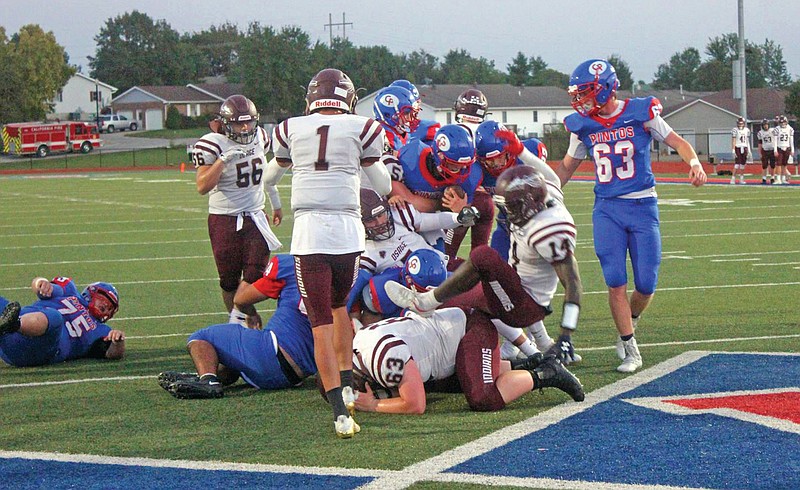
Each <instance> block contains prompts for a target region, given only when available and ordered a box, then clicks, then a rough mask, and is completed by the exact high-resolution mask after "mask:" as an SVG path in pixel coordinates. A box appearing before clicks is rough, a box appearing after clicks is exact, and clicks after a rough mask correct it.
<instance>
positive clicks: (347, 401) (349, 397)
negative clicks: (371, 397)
mask: <svg viewBox="0 0 800 490" xmlns="http://www.w3.org/2000/svg"><path fill="white" fill-rule="evenodd" d="M356 398H358V394H357V393H356V392H355V391H353V388H351V387H349V386H345V387H344V388H342V399H343V400H344V406H345V407H347V411H348V412H350V416H351V417H355V415H356Z"/></svg>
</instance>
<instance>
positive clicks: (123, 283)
mask: <svg viewBox="0 0 800 490" xmlns="http://www.w3.org/2000/svg"><path fill="white" fill-rule="evenodd" d="M218 280H219V278H217V277H211V278H208V279H203V278H200V279H152V280H149V281H121V282H117V281H114V284H115V285H117V286H119V285H123V286H127V285H130V284H158V283H176V282H205V281H218ZM30 288H31V287H30V286H23V287H15V288H3V290H4V291H27V290H29V289H30Z"/></svg>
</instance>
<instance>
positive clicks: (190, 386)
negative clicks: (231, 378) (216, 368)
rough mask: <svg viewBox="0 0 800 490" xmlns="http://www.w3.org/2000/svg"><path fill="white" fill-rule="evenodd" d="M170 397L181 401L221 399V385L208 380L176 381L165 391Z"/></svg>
mask: <svg viewBox="0 0 800 490" xmlns="http://www.w3.org/2000/svg"><path fill="white" fill-rule="evenodd" d="M167 391H169V392H170V393H171V394H172V396H174V397H175V398H181V399H199V398H222V397H223V392H222V383H220V382H219V381H208V380H202V379H198V380H196V381H195V380H191V379H184V380H178V381H175V382H174V383H172V384H171V385H169V388H168V389H167Z"/></svg>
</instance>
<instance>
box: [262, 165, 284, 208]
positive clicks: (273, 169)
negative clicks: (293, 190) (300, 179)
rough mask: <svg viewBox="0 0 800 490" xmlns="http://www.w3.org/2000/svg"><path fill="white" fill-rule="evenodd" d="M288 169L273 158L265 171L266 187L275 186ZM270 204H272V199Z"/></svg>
mask: <svg viewBox="0 0 800 490" xmlns="http://www.w3.org/2000/svg"><path fill="white" fill-rule="evenodd" d="M288 169H289V167H288V166H286V167H284V166H283V165H280V164H279V163H278V161H277V160H276V159H275V158H273V159H272V160H270V161H269V162H268V163H267V169H266V170H265V171H264V185H266V186H274V185H275V184H277V183H278V182H279V181H280V180H281V178H282V177H283V174H285V173H286V171H287V170H288ZM270 203H272V198H271V197H270Z"/></svg>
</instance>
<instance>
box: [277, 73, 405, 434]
mask: <svg viewBox="0 0 800 490" xmlns="http://www.w3.org/2000/svg"><path fill="white" fill-rule="evenodd" d="M356 100H357V97H356V92H355V87H354V86H353V82H352V81H350V78H349V77H348V76H347V75H345V74H344V73H342V72H341V71H340V70H337V69H333V68H328V69H325V70H322V71H320V72H319V73H317V74H316V75H315V76H314V78H312V79H311V82H309V84H308V91H307V92H306V115H305V116H300V117H293V118H290V119H287V120H285V121H283V122H282V123H280V124H279V125H278V126H276V127H275V132H274V146H273V148H274V151H275V162H274V163H273V162H270V164H269V165H268V166H267V170H266V172H265V175H264V179H265V181H266V182H267V183H268V184H275V183H277V182H278V180H280V178H281V177H282V176H283V174H284V173H285V172H286V170H287V169H288V168H289V167H290V166H291V167H292V210H293V211H294V228H293V230H292V250H291V254H292V255H294V257H295V272H296V275H297V284H298V287H299V289H300V294H301V295H302V297H303V301H304V302H305V305H306V309H307V310H308V318H309V320H310V322H311V326H312V328H313V334H314V359H315V360H316V363H317V368H318V370H319V374H320V378H321V380H322V384H323V387H324V389H325V392H326V398H327V400H328V401H329V402H330V403H331V406H332V408H333V419H334V430H335V432H336V435H337V436H338V437H341V438H349V437H353V435H354V434H355V433H357V432H358V431H359V430H360V428H359V427H358V424H356V423H355V421H354V420H353V418H352V413H353V411H354V409H353V403H354V402H355V395H354V392H353V390H352V377H353V365H352V349H353V329H352V327H351V324H350V317H349V316H348V314H347V308H346V301H347V295H348V293H349V292H350V288H351V286H352V285H353V280H354V279H355V276H356V272H357V270H358V260H359V256H360V255H361V252H362V251H363V250H364V241H365V236H364V226H363V225H362V224H361V213H360V208H359V189H360V187H361V170H362V169H363V171H364V173H365V174H366V176H367V178H368V179H369V180H370V184H371V188H372V189H374V190H375V191H376V192H377V193H378V194H380V195H386V194H388V193H389V191H390V190H391V178H390V177H389V172H388V171H387V170H386V167H385V166H384V165H383V164H381V163H378V160H379V158H380V156H381V154H382V153H383V143H384V135H383V129H382V128H381V125H380V124H378V123H377V122H376V121H374V120H373V119H369V118H366V117H362V116H357V115H355V114H354V112H355V104H356ZM376 163H377V164H376ZM343 396H344V397H345V398H343ZM348 412H350V413H349V414H348Z"/></svg>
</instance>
